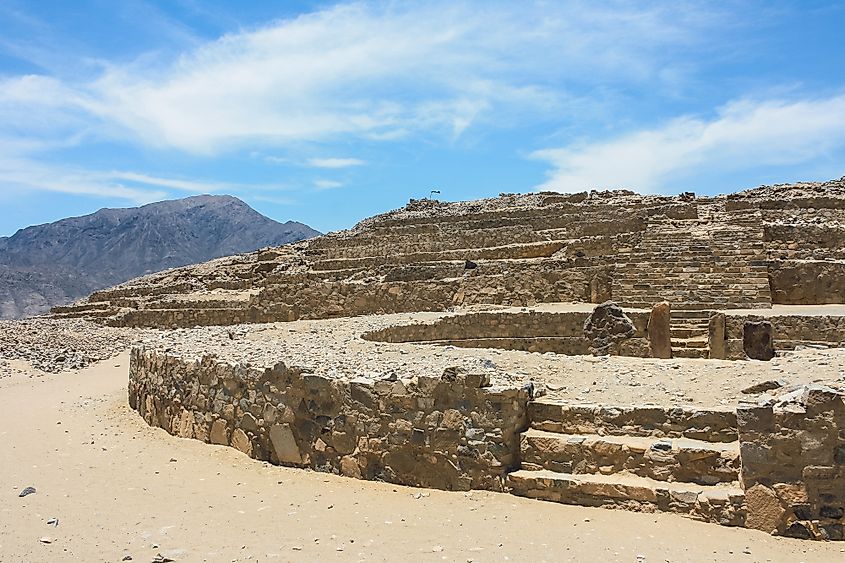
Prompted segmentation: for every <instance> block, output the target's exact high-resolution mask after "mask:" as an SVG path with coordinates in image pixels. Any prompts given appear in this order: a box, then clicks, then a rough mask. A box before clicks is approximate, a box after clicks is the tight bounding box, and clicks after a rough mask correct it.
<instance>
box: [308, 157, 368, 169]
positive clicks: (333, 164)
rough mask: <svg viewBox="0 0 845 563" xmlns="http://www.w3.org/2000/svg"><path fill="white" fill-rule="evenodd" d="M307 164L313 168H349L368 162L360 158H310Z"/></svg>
mask: <svg viewBox="0 0 845 563" xmlns="http://www.w3.org/2000/svg"><path fill="white" fill-rule="evenodd" d="M307 164H308V166H311V167H313V168H349V167H350V166H363V165H364V164H366V162H364V161H363V160H361V159H358V158H309V159H308V161H307Z"/></svg>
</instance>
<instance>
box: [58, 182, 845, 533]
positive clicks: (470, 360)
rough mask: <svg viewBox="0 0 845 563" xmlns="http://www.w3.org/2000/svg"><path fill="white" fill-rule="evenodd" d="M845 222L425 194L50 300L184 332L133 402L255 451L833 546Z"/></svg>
mask: <svg viewBox="0 0 845 563" xmlns="http://www.w3.org/2000/svg"><path fill="white" fill-rule="evenodd" d="M843 233H845V179H840V180H835V181H831V182H826V183H817V184H793V185H783V186H766V187H761V188H758V189H755V190H748V191H745V192H740V193H737V194H731V195H728V196H716V197H695V196H694V195H693V194H681V195H680V196H674V197H673V196H655V195H647V196H645V195H637V194H635V193H633V192H628V191H621V190H620V191H612V192H584V193H580V194H568V195H564V194H552V193H534V194H525V195H515V194H502V195H501V196H500V197H499V198H494V199H487V200H479V201H475V202H457V203H444V202H438V201H432V200H417V201H414V200H412V201H411V202H410V203H409V204H408V205H407V206H406V207H404V208H403V209H399V210H395V211H392V212H389V213H386V214H383V215H380V216H376V217H373V218H370V219H367V220H365V221H362V222H361V223H359V224H358V225H356V226H355V227H354V228H353V229H350V230H349V231H343V232H338V233H333V234H330V235H326V236H323V237H319V238H316V239H313V240H310V241H307V242H304V243H297V244H293V245H288V246H283V247H278V248H270V249H263V250H260V251H257V252H254V253H251V254H247V255H241V256H233V257H229V258H224V259H220V260H216V261H212V262H208V263H205V264H199V265H195V266H190V267H186V268H180V269H176V270H170V271H167V272H162V273H158V274H153V275H151V276H147V277H144V278H140V279H138V280H133V281H132V282H128V283H126V284H123V285H121V286H118V287H115V288H110V289H106V290H103V291H100V292H97V293H95V294H93V295H91V296H90V297H89V298H88V299H87V300H85V301H83V302H80V303H77V304H75V305H73V306H69V307H63V308H57V309H56V310H55V311H54V316H56V317H87V318H92V319H94V320H96V321H97V322H101V323H105V324H107V325H114V326H142V327H156V328H162V329H179V330H170V331H162V332H158V333H157V332H156V331H150V334H149V335H148V336H147V340H146V341H145V342H144V344H143V345H142V346H139V347H138V348H136V349H135V350H134V351H133V354H132V363H131V368H130V384H129V399H130V404H131V406H132V407H133V408H134V409H136V410H137V411H138V412H139V414H140V415H141V416H143V417H144V419H145V420H146V421H147V423H149V424H150V425H154V426H160V427H162V428H164V429H165V430H167V431H168V432H171V433H173V434H177V435H180V436H183V437H186V438H193V439H197V440H202V441H205V442H210V443H215V444H222V445H227V446H231V447H233V448H236V449H237V450H239V451H241V452H243V453H244V454H246V455H248V456H251V457H253V458H256V459H260V460H264V461H268V462H271V463H279V464H284V465H291V466H297V467H308V468H311V469H315V470H319V471H329V472H335V473H340V474H343V475H347V476H349V477H355V478H362V479H378V480H385V481H389V482H394V483H403V484H408V485H414V486H425V487H437V488H443V489H452V490H469V489H488V490H495V491H502V492H511V493H514V494H518V495H522V496H526V497H532V498H537V499H544V500H547V501H553V502H560V503H567V504H578V505H585V506H601V507H608V508H622V509H629V510H638V511H645V512H656V511H662V512H672V513H676V514H679V515H683V516H687V517H691V518H695V519H698V520H703V521H707V522H713V523H719V524H723V525H729V526H746V527H751V528H755V529H759V530H761V531H763V532H766V533H776V534H782V535H788V536H792V537H800V538H813V539H830V540H840V539H845V493H843V491H845V438H843V437H845V381H843V380H842V373H845V353H843V351H842V350H841V349H840V345H841V343H842V342H845V311H843V310H841V307H839V308H837V307H836V306H830V305H828V304H831V303H845V275H843V274H845V236H843ZM660 302H666V304H662V303H660ZM655 305H658V306H657V307H655ZM653 307H654V309H653ZM667 311H668V312H667ZM808 345H809V346H808ZM658 350H659V351H658ZM670 351H671V353H670ZM652 356H654V357H652ZM669 356H671V357H669ZM749 359H753V361H746V360H749ZM793 359H797V360H798V361H795V362H793V361H792V360H793ZM725 360H740V361H725ZM808 366H811V367H810V368H808Z"/></svg>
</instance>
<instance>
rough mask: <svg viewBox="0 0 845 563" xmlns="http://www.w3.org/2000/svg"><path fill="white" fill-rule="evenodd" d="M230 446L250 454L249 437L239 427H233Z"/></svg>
mask: <svg viewBox="0 0 845 563" xmlns="http://www.w3.org/2000/svg"><path fill="white" fill-rule="evenodd" d="M232 447H233V448H235V449H236V450H238V451H240V452H243V453H245V454H246V455H252V444H251V443H250V441H249V437H248V436H247V435H246V433H245V432H244V431H243V430H241V429H240V428H235V431H234V432H232Z"/></svg>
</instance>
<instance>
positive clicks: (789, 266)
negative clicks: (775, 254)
mask: <svg viewBox="0 0 845 563" xmlns="http://www.w3.org/2000/svg"><path fill="white" fill-rule="evenodd" d="M769 284H770V286H771V288H772V302H773V303H779V304H782V305H822V304H827V303H845V262H829V261H810V260H784V261H772V262H771V263H770V264H769Z"/></svg>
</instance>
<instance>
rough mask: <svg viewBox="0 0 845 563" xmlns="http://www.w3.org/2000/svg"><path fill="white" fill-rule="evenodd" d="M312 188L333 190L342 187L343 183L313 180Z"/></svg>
mask: <svg viewBox="0 0 845 563" xmlns="http://www.w3.org/2000/svg"><path fill="white" fill-rule="evenodd" d="M314 187H315V188H317V189H318V190H333V189H335V188H340V187H343V183H342V182H338V181H336V180H314Z"/></svg>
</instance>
